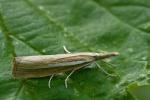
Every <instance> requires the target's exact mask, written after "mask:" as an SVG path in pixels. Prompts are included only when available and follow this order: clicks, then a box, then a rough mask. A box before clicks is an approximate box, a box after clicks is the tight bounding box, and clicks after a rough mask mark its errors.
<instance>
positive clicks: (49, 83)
mask: <svg viewBox="0 0 150 100" xmlns="http://www.w3.org/2000/svg"><path fill="white" fill-rule="evenodd" d="M53 77H54V74H53V75H51V77H50V78H49V81H48V87H49V88H51V81H52V78H53Z"/></svg>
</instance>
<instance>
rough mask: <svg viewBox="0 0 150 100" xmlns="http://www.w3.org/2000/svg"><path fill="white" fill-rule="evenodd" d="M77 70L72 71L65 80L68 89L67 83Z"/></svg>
mask: <svg viewBox="0 0 150 100" xmlns="http://www.w3.org/2000/svg"><path fill="white" fill-rule="evenodd" d="M75 70H76V69H74V70H72V71H71V73H70V74H69V75H68V76H67V77H66V79H65V87H66V88H67V87H68V85H67V81H68V79H69V77H70V76H71V75H72V74H73V73H74V72H75Z"/></svg>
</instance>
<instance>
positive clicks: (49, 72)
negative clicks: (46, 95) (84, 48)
mask: <svg viewBox="0 0 150 100" xmlns="http://www.w3.org/2000/svg"><path fill="white" fill-rule="evenodd" d="M64 50H65V52H66V54H56V55H38V56H22V57H14V59H13V72H12V73H13V76H14V77H15V78H38V77H45V76H51V77H50V79H49V82H48V86H49V87H50V82H51V80H52V78H53V76H54V75H56V74H59V73H62V72H66V71H71V73H70V74H69V75H68V76H67V78H66V79H65V86H66V88H67V80H68V78H69V77H70V76H71V74H73V72H75V71H76V70H78V69H81V68H85V67H86V66H88V65H90V64H92V63H95V64H96V65H97V66H98V67H99V68H100V69H101V70H102V71H103V72H104V73H106V74H108V75H110V74H109V73H107V72H106V71H105V70H104V69H103V68H102V67H100V65H98V64H97V63H96V62H95V61H97V60H101V59H105V58H109V57H112V56H117V55H118V54H119V53H118V52H109V53H94V52H80V53H71V52H69V51H68V50H67V49H66V47H65V46H64Z"/></svg>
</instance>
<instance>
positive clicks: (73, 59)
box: [13, 53, 95, 78]
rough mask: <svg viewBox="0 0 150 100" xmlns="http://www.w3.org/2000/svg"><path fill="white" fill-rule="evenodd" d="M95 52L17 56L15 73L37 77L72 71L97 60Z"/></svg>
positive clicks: (17, 76)
mask: <svg viewBox="0 0 150 100" xmlns="http://www.w3.org/2000/svg"><path fill="white" fill-rule="evenodd" d="M92 55H93V53H73V54H57V55H42V56H23V57H15V58H14V60H13V75H14V77H16V78H36V77H44V76H49V75H52V74H57V73H61V72H65V71H70V70H73V69H75V68H80V67H82V66H83V65H86V64H88V63H91V62H93V61H94V60H95V58H94V57H93V56H92Z"/></svg>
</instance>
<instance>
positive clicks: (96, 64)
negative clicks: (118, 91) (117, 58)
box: [95, 62, 116, 76]
mask: <svg viewBox="0 0 150 100" xmlns="http://www.w3.org/2000/svg"><path fill="white" fill-rule="evenodd" d="M95 64H96V65H97V67H98V68H100V69H101V70H102V71H103V72H104V73H105V74H106V75H109V76H116V75H113V74H110V73H108V72H107V71H106V70H105V69H103V68H102V67H101V66H100V65H99V64H98V63H96V62H95Z"/></svg>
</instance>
